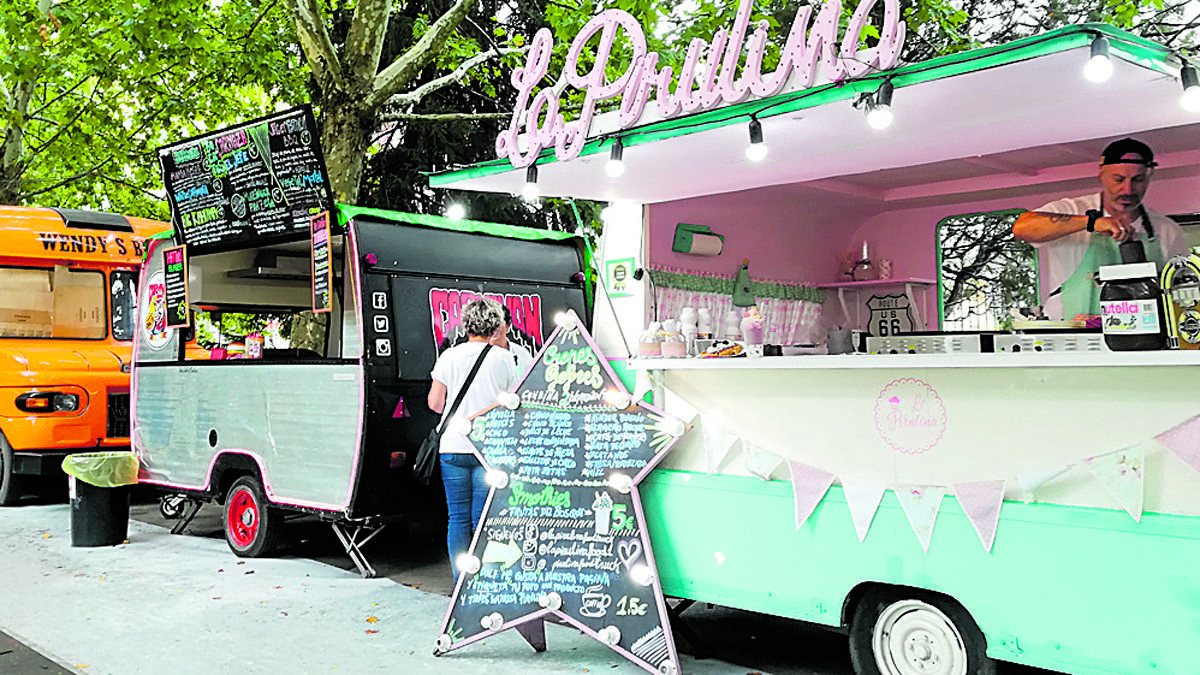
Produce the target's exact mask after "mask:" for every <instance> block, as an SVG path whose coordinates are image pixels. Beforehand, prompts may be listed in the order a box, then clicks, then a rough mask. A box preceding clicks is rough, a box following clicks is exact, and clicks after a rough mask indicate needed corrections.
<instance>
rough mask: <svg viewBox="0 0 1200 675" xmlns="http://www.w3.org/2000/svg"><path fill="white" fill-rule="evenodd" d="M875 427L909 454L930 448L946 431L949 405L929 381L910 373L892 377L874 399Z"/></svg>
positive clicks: (883, 436) (885, 438)
mask: <svg viewBox="0 0 1200 675" xmlns="http://www.w3.org/2000/svg"><path fill="white" fill-rule="evenodd" d="M875 430H876V431H878V432H879V436H880V438H882V439H883V440H884V442H885V443H887V444H888V445H890V446H891V447H892V448H893V449H895V450H898V451H900V452H903V453H904V454H906V455H919V454H921V453H924V452H928V451H929V450H932V449H933V447H934V446H935V445H937V444H938V442H939V441H941V440H942V434H944V433H945V432H946V406H945V404H944V403H942V397H941V396H938V393H937V390H935V389H934V388H933V387H931V386H929V384H928V383H927V382H924V381H922V380H918V379H916V378H911V377H905V378H900V379H898V380H892V381H891V382H890V383H888V385H887V386H886V387H884V388H883V390H881V391H880V392H879V396H878V397H876V399H875Z"/></svg>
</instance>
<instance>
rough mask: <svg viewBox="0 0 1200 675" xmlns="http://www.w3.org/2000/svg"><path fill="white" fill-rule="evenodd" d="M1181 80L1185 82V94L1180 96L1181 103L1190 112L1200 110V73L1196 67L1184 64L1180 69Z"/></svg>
mask: <svg viewBox="0 0 1200 675" xmlns="http://www.w3.org/2000/svg"><path fill="white" fill-rule="evenodd" d="M1179 80H1180V82H1182V84H1183V95H1182V96H1180V97H1179V105H1181V106H1183V109H1184V110H1187V111H1188V112H1200V73H1198V72H1197V71H1196V67H1195V66H1193V65H1190V64H1187V63H1185V64H1183V68H1181V69H1180V71H1179Z"/></svg>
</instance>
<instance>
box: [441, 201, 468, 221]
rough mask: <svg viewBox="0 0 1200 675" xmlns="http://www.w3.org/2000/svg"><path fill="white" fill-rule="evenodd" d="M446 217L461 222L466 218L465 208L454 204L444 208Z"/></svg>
mask: <svg viewBox="0 0 1200 675" xmlns="http://www.w3.org/2000/svg"><path fill="white" fill-rule="evenodd" d="M446 217H447V218H449V219H450V220H462V219H463V218H466V217H467V208H466V207H465V206H463V205H462V204H459V203H458V202H455V203H453V204H451V205H450V206H447V207H446Z"/></svg>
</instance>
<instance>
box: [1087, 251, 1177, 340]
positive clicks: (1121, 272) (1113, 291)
mask: <svg viewBox="0 0 1200 675" xmlns="http://www.w3.org/2000/svg"><path fill="white" fill-rule="evenodd" d="M1157 277H1158V270H1157V269H1156V268H1155V266H1154V263H1152V262H1139V263H1132V264H1126V265H1105V266H1103V267H1101V268H1100V281H1101V282H1102V283H1103V286H1101V287H1100V312H1101V317H1102V319H1101V321H1102V324H1101V325H1102V326H1103V327H1104V343H1105V344H1106V345H1108V348H1109V349H1111V350H1113V351H1136V350H1150V349H1163V348H1164V347H1166V344H1167V332H1166V326H1165V325H1164V323H1163V318H1162V303H1161V297H1162V293H1161V291H1160V290H1159V287H1158V281H1157Z"/></svg>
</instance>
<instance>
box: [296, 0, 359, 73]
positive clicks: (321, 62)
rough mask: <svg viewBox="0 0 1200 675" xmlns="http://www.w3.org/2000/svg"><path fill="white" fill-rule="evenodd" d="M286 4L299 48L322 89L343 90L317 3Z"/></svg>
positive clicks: (304, 0)
mask: <svg viewBox="0 0 1200 675" xmlns="http://www.w3.org/2000/svg"><path fill="white" fill-rule="evenodd" d="M288 5H289V6H290V7H291V9H292V18H293V19H294V21H295V24H296V36H297V38H298V39H299V41H300V47H301V49H303V50H304V55H305V57H306V60H307V61H308V66H309V68H312V71H313V75H314V76H315V77H316V78H317V82H318V83H320V85H321V88H322V89H331V88H336V89H342V88H344V87H345V76H344V75H343V73H342V64H341V62H340V61H338V56H337V52H336V51H335V50H334V48H333V41H332V40H330V39H329V31H328V30H326V28H325V17H324V16H323V15H322V13H321V7H320V5H319V4H318V0H288Z"/></svg>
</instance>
